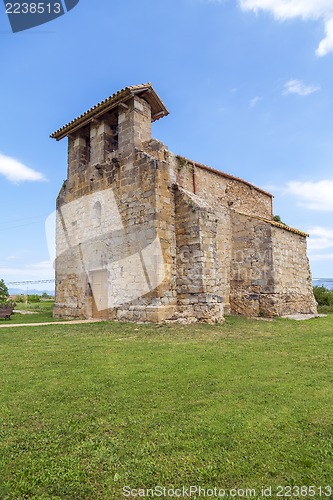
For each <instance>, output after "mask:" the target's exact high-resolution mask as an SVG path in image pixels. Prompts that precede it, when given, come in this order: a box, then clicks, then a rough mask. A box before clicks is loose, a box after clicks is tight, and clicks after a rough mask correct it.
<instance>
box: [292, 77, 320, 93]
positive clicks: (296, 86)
mask: <svg viewBox="0 0 333 500" xmlns="http://www.w3.org/2000/svg"><path fill="white" fill-rule="evenodd" d="M319 89H320V87H318V86H315V85H305V83H303V82H301V81H300V80H293V79H291V80H288V81H287V82H286V83H285V84H284V91H283V94H284V95H288V94H298V95H301V96H307V95H310V94H313V93H314V92H318V90H319Z"/></svg>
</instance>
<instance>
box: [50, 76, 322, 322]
mask: <svg viewBox="0 0 333 500" xmlns="http://www.w3.org/2000/svg"><path fill="white" fill-rule="evenodd" d="M167 114H168V111H167V109H166V107H165V106H164V104H163V102H162V101H161V99H160V98H159V96H158V95H157V94H156V92H155V91H154V89H153V88H152V86H151V84H144V85H136V86H131V87H126V88H124V89H123V90H121V91H119V92H117V93H115V94H113V95H112V96H111V97H109V98H107V99H105V100H104V101H102V102H101V103H99V104H97V105H96V106H94V107H93V108H91V109H90V110H89V111H87V112H85V113H84V114H83V115H81V116H79V117H78V118H76V119H75V120H73V121H71V122H70V123H69V124H67V125H66V126H64V127H62V128H60V129H59V130H57V131H56V132H55V133H53V134H52V135H51V137H53V138H55V139H57V140H61V139H63V138H64V137H68V174H67V179H66V181H65V182H64V184H63V186H62V188H61V190H60V193H59V196H58V198H57V229H56V241H57V259H56V303H55V307H54V315H55V316H56V317H75V318H92V317H93V318H106V319H117V320H124V321H125V320H126V321H152V322H160V321H164V320H170V321H172V320H174V321H183V322H195V321H203V322H209V323H212V322H222V321H223V319H224V314H226V313H232V314H242V315H246V316H268V317H271V316H280V315H286V314H293V313H303V314H306V313H307V314H310V313H316V302H315V299H314V296H313V292H312V281H311V273H310V268H309V261H308V258H307V253H306V237H307V235H306V234H305V233H303V232H301V231H298V230H297V229H293V228H291V227H288V226H286V225H284V224H281V223H278V222H275V221H274V220H273V212H272V195H271V194H269V193H267V192H265V191H263V190H262V189H259V188H258V187H256V186H253V185H252V184H250V183H249V182H246V181H244V180H241V179H238V178H236V177H234V176H232V175H229V174H226V173H223V172H220V171H218V170H214V169H212V168H209V167H207V166H205V165H201V164H199V163H197V162H195V161H192V160H189V159H186V158H183V157H179V156H175V155H174V154H172V153H171V152H170V151H169V150H168V148H167V147H166V146H164V144H162V143H161V142H159V141H156V140H155V139H152V137H151V123H152V122H153V121H155V120H158V119H159V118H162V117H164V116H166V115H167Z"/></svg>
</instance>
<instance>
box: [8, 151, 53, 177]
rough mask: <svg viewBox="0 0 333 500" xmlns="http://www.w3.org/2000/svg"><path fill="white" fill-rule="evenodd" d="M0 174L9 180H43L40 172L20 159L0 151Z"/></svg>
mask: <svg viewBox="0 0 333 500" xmlns="http://www.w3.org/2000/svg"><path fill="white" fill-rule="evenodd" d="M0 175H3V176H4V177H6V179H7V180H9V181H10V182H14V183H18V182H24V181H43V180H45V177H44V176H43V174H41V173H40V172H37V171H36V170H33V169H32V168H29V167H27V166H26V165H24V164H23V163H21V162H20V161H18V160H16V159H15V158H11V157H10V156H6V155H3V154H1V153H0Z"/></svg>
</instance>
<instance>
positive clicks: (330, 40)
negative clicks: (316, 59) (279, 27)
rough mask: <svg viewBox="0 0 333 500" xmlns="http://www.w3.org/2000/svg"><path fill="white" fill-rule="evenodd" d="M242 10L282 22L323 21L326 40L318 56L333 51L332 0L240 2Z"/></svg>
mask: <svg viewBox="0 0 333 500" xmlns="http://www.w3.org/2000/svg"><path fill="white" fill-rule="evenodd" d="M238 1H239V4H240V6H241V8H242V9H243V10H247V11H253V12H256V13H257V12H258V11H259V10H263V11H266V12H269V13H271V14H273V16H274V17H275V18H276V19H278V20H280V21H285V20H287V19H293V18H297V17H299V18H301V19H313V20H322V21H323V22H324V25H325V34H326V35H325V38H323V40H322V41H321V42H320V44H319V46H318V48H317V50H316V54H317V55H318V56H325V55H326V54H328V53H329V52H332V51H333V2H332V0H238Z"/></svg>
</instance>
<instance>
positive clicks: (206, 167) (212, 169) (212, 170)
mask: <svg viewBox="0 0 333 500" xmlns="http://www.w3.org/2000/svg"><path fill="white" fill-rule="evenodd" d="M177 158H179V159H180V160H185V161H186V162H187V163H188V164H189V165H194V166H195V167H198V168H201V169H203V170H208V171H209V172H213V173H214V174H217V175H220V176H221V177H225V178H227V179H232V180H234V181H239V182H242V184H246V185H247V186H249V187H251V188H253V189H256V190H257V191H259V192H260V193H264V194H266V195H267V196H270V197H271V198H274V196H273V195H272V194H271V193H268V192H267V191H264V190H263V189H261V188H259V187H257V186H255V185H254V184H251V183H250V182H247V181H244V179H241V178H240V177H235V176H234V175H231V174H227V173H225V172H222V171H221V170H216V169H215V168H212V167H208V166H207V165H203V164H202V163H198V162H197V161H193V160H189V159H188V158H185V157H184V156H180V155H177Z"/></svg>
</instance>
